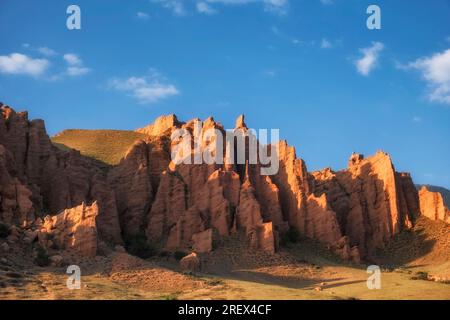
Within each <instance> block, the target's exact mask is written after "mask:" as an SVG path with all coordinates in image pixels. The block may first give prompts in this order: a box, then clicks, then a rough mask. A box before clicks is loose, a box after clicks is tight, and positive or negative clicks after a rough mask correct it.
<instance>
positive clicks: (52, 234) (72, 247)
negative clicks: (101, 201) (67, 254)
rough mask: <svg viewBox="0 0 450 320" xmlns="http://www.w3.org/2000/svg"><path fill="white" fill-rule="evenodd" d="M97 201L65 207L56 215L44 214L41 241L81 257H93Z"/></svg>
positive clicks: (97, 211)
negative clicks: (69, 207) (88, 204)
mask: <svg viewBox="0 0 450 320" xmlns="http://www.w3.org/2000/svg"><path fill="white" fill-rule="evenodd" d="M98 214H99V209H98V206H97V203H96V202H94V203H93V204H92V205H90V206H87V205H85V204H84V203H82V204H81V205H79V206H78V207H75V208H71V209H66V210H64V211H63V212H62V213H60V214H58V215H56V216H46V217H45V218H44V223H43V225H42V228H41V230H40V232H41V233H40V239H41V243H42V244H43V245H44V246H46V247H54V246H55V245H56V246H57V247H58V248H59V249H61V250H68V251H73V252H75V253H77V254H78V255H80V256H83V257H95V255H96V253H97V223H96V219H97V216H98Z"/></svg>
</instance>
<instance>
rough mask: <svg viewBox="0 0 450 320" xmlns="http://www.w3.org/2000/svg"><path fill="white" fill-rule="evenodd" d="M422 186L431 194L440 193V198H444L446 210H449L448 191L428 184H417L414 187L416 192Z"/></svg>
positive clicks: (449, 198)
mask: <svg viewBox="0 0 450 320" xmlns="http://www.w3.org/2000/svg"><path fill="white" fill-rule="evenodd" d="M423 186H425V187H427V189H428V190H430V191H432V192H440V193H441V194H442V197H443V198H444V202H445V205H446V206H447V208H450V190H448V189H445V188H443V187H438V186H432V185H429V184H418V185H416V187H417V190H420V188H422V187H423Z"/></svg>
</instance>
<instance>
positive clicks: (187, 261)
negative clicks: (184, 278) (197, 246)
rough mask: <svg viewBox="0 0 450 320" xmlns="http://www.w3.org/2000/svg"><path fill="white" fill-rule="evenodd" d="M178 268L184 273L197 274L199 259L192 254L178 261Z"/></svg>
mask: <svg viewBox="0 0 450 320" xmlns="http://www.w3.org/2000/svg"><path fill="white" fill-rule="evenodd" d="M180 268H181V270H182V271H184V272H199V271H200V259H199V257H198V255H197V254H196V253H195V252H193V253H191V254H189V255H187V256H185V257H184V258H183V259H181V260H180Z"/></svg>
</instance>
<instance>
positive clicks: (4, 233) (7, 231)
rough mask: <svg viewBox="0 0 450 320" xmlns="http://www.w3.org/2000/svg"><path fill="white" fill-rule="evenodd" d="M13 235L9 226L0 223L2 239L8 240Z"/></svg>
mask: <svg viewBox="0 0 450 320" xmlns="http://www.w3.org/2000/svg"><path fill="white" fill-rule="evenodd" d="M10 233H11V229H10V228H9V227H8V225H6V224H4V223H1V222H0V238H6V237H8V236H9V234H10Z"/></svg>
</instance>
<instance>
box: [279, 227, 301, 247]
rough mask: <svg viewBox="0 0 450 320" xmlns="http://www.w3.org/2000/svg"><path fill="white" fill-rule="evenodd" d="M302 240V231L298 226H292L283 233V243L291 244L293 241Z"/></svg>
mask: <svg viewBox="0 0 450 320" xmlns="http://www.w3.org/2000/svg"><path fill="white" fill-rule="evenodd" d="M299 241H300V233H299V232H298V230H297V228H295V227H290V228H289V230H288V231H287V232H286V233H285V234H284V235H283V238H282V239H281V242H282V244H283V245H289V244H291V243H297V242H299Z"/></svg>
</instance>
